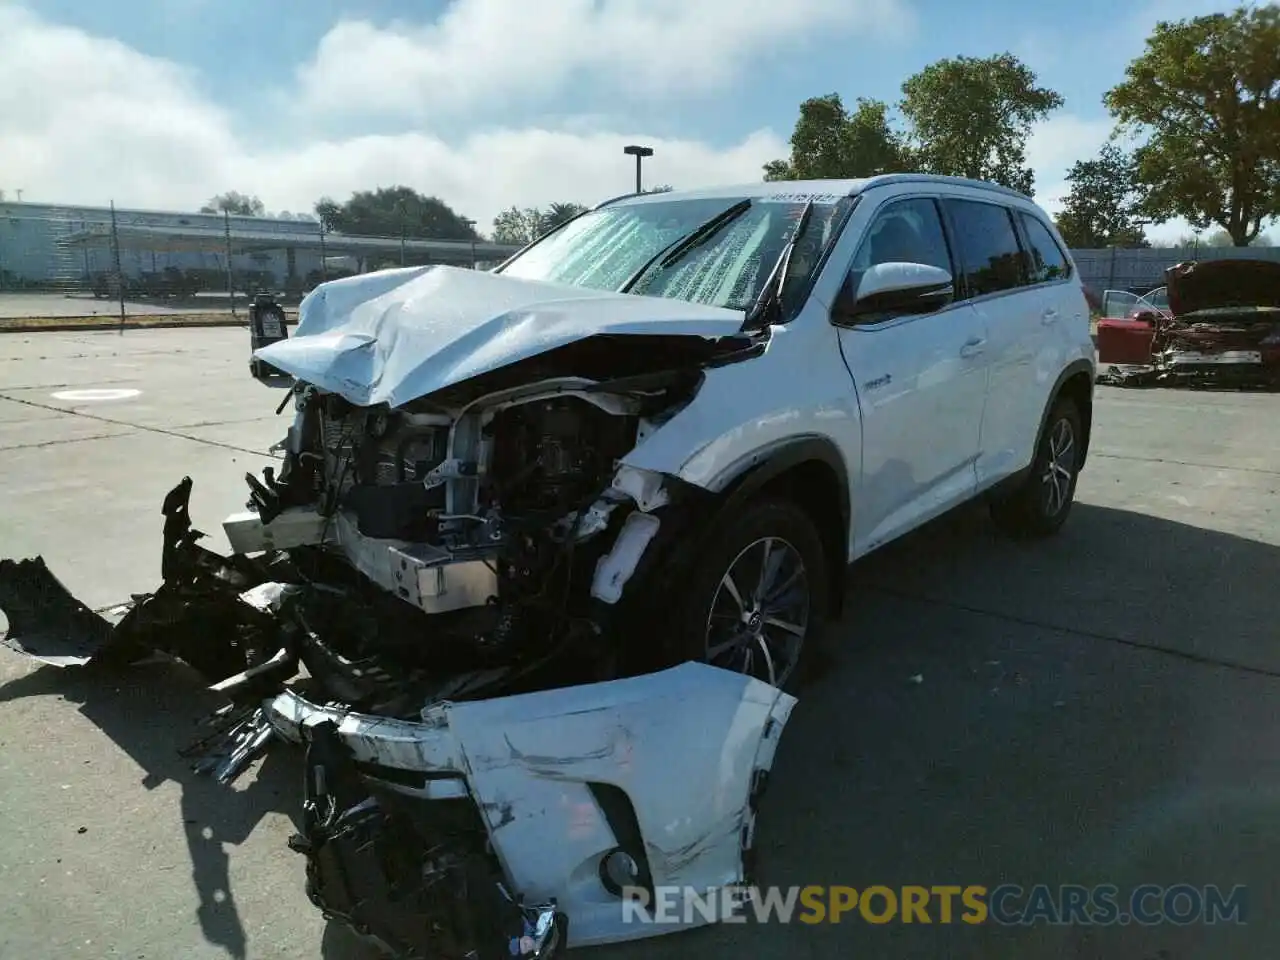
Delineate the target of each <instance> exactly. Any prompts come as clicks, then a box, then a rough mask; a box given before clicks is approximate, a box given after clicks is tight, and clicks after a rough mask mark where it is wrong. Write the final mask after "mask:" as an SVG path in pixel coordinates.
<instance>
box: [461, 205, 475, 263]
mask: <svg viewBox="0 0 1280 960" xmlns="http://www.w3.org/2000/svg"><path fill="white" fill-rule="evenodd" d="M462 222H463V223H465V224H466V225H467V229H468V230H470V231H471V269H472V270H474V269H476V222H475V221H474V220H472V219H471V218H470V217H463V218H462Z"/></svg>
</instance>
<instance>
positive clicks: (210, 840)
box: [0, 329, 1280, 960]
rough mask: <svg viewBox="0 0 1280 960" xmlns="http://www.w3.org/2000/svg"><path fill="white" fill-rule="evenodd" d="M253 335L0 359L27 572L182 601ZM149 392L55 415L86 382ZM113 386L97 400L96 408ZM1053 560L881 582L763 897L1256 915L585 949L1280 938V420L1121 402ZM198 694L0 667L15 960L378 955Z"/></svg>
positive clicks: (901, 556) (1255, 410) (834, 680)
mask: <svg viewBox="0 0 1280 960" xmlns="http://www.w3.org/2000/svg"><path fill="white" fill-rule="evenodd" d="M246 341H247V334H246V333H245V332H244V331H241V330H226V329H221V330H193V331H177V330H164V331H132V332H129V333H126V334H123V335H119V334H114V333H85V334H39V335H30V336H26V335H17V334H13V335H6V336H0V485H2V486H3V491H4V498H3V501H0V503H2V504H3V505H2V506H0V556H10V557H21V556H31V555H35V554H43V555H44V556H45V557H46V559H47V560H48V562H49V564H50V565H51V566H52V568H53V569H54V571H55V572H56V573H57V574H58V575H59V576H60V577H62V579H63V580H64V582H65V583H66V584H67V585H68V586H69V587H70V588H71V589H72V590H73V591H74V592H75V593H77V594H78V595H79V596H80V597H81V598H82V599H83V600H85V601H86V602H87V603H89V604H90V605H93V606H102V605H106V604H110V603H113V602H116V601H118V600H120V599H122V598H125V597H126V596H128V595H129V594H130V593H131V592H141V591H144V590H147V589H150V588H152V587H154V586H155V585H156V584H157V583H158V581H159V574H160V570H159V564H160V514H159V508H160V501H161V498H162V497H163V495H164V494H165V492H166V491H168V490H169V489H170V488H171V487H172V486H173V485H174V484H175V483H176V482H177V481H178V480H179V479H181V477H182V476H183V475H190V476H192V477H193V478H194V479H195V490H194V496H193V516H194V520H195V523H196V526H197V527H199V528H201V529H203V530H205V531H206V532H207V533H208V534H209V541H208V542H209V543H210V545H211V546H213V547H215V548H222V547H225V542H224V540H223V538H222V535H221V532H220V529H219V521H220V520H221V519H222V517H223V516H225V515H226V514H227V513H229V512H231V511H233V510H237V509H240V507H241V504H242V502H243V499H244V493H243V490H244V487H243V483H242V481H241V479H240V477H241V475H242V474H243V473H244V472H245V471H247V470H252V471H255V472H256V471H257V470H258V469H260V468H261V466H263V465H264V464H266V463H269V462H271V461H270V459H269V458H268V457H267V456H266V455H265V451H266V449H267V447H268V446H269V445H270V444H271V443H272V442H274V441H275V440H276V439H278V438H279V437H280V436H281V435H282V434H283V431H284V428H285V419H284V418H283V417H281V418H277V417H275V416H274V415H273V413H272V411H273V410H274V409H275V406H276V405H277V403H278V402H279V400H280V398H281V394H280V392H279V391H278V390H276V389H272V388H269V387H266V386H263V385H261V384H258V383H256V382H255V381H253V380H251V379H250V378H249V375H248V370H247V350H248V345H247V342H246ZM89 389H92V390H116V391H138V392H137V393H136V394H133V395H130V396H128V397H125V398H122V399H115V400H108V399H97V400H86V399H75V396H76V395H74V394H73V395H72V398H71V399H59V398H58V396H57V395H58V394H60V393H63V392H65V391H68V390H89ZM99 396H102V395H99ZM1095 423H1096V429H1095V439H1094V446H1093V452H1092V455H1091V460H1090V463H1089V465H1088V467H1087V469H1086V471H1085V473H1084V475H1083V478H1082V480H1081V483H1080V488H1079V493H1078V502H1077V505H1076V507H1075V511H1074V513H1073V515H1072V517H1071V519H1070V521H1069V523H1068V525H1067V527H1066V528H1065V530H1064V531H1063V532H1062V533H1061V535H1060V536H1059V537H1057V538H1056V539H1054V540H1052V541H1050V542H1045V543H1038V544H1019V543H1013V542H1010V541H1007V540H1004V539H1002V538H1000V537H999V536H997V535H996V534H995V533H994V532H993V530H992V528H991V527H990V526H989V525H988V523H987V522H986V520H985V517H984V516H983V515H982V513H981V512H980V511H976V510H966V511H961V512H959V513H957V514H956V515H953V516H951V517H947V518H944V519H943V520H941V521H939V522H937V523H935V524H933V525H931V526H930V527H929V528H927V529H925V530H923V531H920V532H918V533H917V534H914V535H912V536H910V537H908V538H906V539H905V540H904V541H901V542H899V543H897V544H893V545H890V546H889V547H887V548H885V549H884V550H883V551H881V552H880V553H878V554H877V555H875V556H874V557H871V558H868V559H867V560H866V561H864V562H863V563H861V564H859V565H858V566H857V567H855V568H854V570H853V573H852V575H851V577H850V592H849V600H848V611H847V613H846V615H845V617H844V620H843V621H842V622H841V623H840V624H839V625H838V626H836V627H835V628H833V630H832V631H831V636H830V640H831V645H832V648H833V656H834V658H835V659H834V662H833V663H832V664H831V665H830V667H829V669H828V671H827V672H826V673H825V674H824V675H823V676H822V677H821V678H820V679H819V680H818V681H817V682H816V683H814V684H813V685H812V686H811V687H810V688H809V689H807V690H806V691H804V692H803V694H802V698H801V704H800V706H799V707H798V708H797V711H796V713H795V715H794V718H793V720H792V722H791V724H790V726H789V727H788V729H787V732H786V734H785V737H784V740H783V744H782V747H781V749H780V752H779V756H778V759H777V762H776V764H775V767H774V777H773V779H772V787H771V791H770V793H769V795H768V796H767V797H766V800H765V805H764V809H763V812H762V817H761V822H760V827H759V837H760V840H759V842H760V848H761V857H760V878H761V881H762V882H764V883H768V884H778V885H784V886H785V885H792V884H795V885H808V884H844V885H850V886H854V887H857V888H860V889H861V888H865V887H867V886H869V885H872V884H882V885H886V886H889V887H897V886H900V885H902V884H920V885H925V886H932V885H942V884H956V885H961V886H964V885H969V884H982V885H985V886H988V887H994V886H996V885H998V884H1000V883H1017V884H1020V885H1022V886H1023V887H1027V888H1029V887H1031V886H1033V885H1035V884H1049V885H1053V886H1056V885H1058V884H1085V885H1092V884H1098V883H1112V884H1116V885H1117V886H1119V887H1121V888H1122V889H1128V888H1131V887H1132V886H1134V885H1136V884H1139V883H1156V884H1162V885H1172V884H1178V883H1188V884H1192V885H1195V886H1200V887H1202V886H1205V885H1209V884H1216V885H1219V886H1221V887H1223V888H1226V889H1230V888H1231V887H1233V886H1235V885H1239V884H1243V885H1247V887H1248V888H1249V890H1248V895H1247V896H1248V910H1249V912H1248V921H1249V922H1248V923H1247V924H1246V925H1243V926H1241V925H1234V924H1227V925H1221V924H1220V925H1216V926H1205V925H1192V926H1176V925H1171V924H1167V925H1162V926H1157V927H1141V926H1137V925H1128V926H1115V927H1110V928H1105V929H1100V928H1096V927H1094V928H1089V927H1082V926H1076V927H1048V926H1044V925H1038V926H1035V927H1032V928H1024V929H1018V928H1009V927H1002V926H1000V925H997V924H985V925H981V926H969V925H966V924H962V923H952V924H943V923H940V922H938V920H939V918H938V916H937V913H936V912H935V913H934V923H932V924H930V925H921V924H919V923H915V924H902V923H890V924H886V925H880V926H873V925H869V924H867V923H865V922H863V921H861V920H859V919H857V918H856V917H854V916H846V917H845V918H844V919H843V921H842V922H841V923H840V924H838V925H833V924H823V925H818V926H804V925H799V924H794V925H789V926H783V925H776V924H775V925H768V926H755V925H748V926H737V925H723V926H719V927H715V928H710V929H706V930H702V931H697V932H694V933H683V934H675V935H672V936H670V937H660V938H657V939H654V940H651V941H648V942H643V943H637V944H632V945H628V946H624V947H616V948H608V949H601V950H593V951H582V952H575V954H576V955H579V956H583V957H584V958H590V957H599V958H601V960H611V958H623V957H626V958H665V957H671V958H675V957H684V956H687V955H689V954H690V953H696V954H697V955H698V956H700V957H704V958H706V960H719V958H726V960H727V958H731V957H732V958H738V957H743V956H750V957H761V958H772V957H779V958H781V957H813V958H826V957H831V958H842V960H843V958H847V957H850V956H873V957H878V958H897V957H928V958H934V957H941V956H946V957H952V958H970V957H972V958H979V957H981V958H1010V960H1012V958H1015V957H1016V958H1018V960H1038V958H1051V957H1053V958H1056V957H1063V958H1066V957H1073V958H1075V957H1078V958H1106V960H1111V958H1116V960H1121V958H1123V960H1148V958H1149V960H1156V958H1160V960H1188V958H1199V957H1206V958H1217V957H1232V958H1239V960H1247V958H1253V957H1259V958H1261V957H1271V956H1274V944H1275V943H1276V942H1278V940H1280V924H1278V923H1277V921H1276V907H1277V905H1278V904H1280V890H1277V877H1278V874H1280V870H1278V868H1277V867H1276V864H1277V863H1280V821H1278V820H1277V816H1276V814H1277V813H1278V812H1280V710H1278V709H1277V704H1278V703H1280V700H1278V699H1277V695H1278V694H1280V680H1278V679H1277V676H1278V675H1280V644H1277V635H1278V631H1277V626H1276V624H1277V616H1276V609H1277V605H1276V603H1275V600H1274V598H1275V596H1276V592H1277V589H1280V586H1278V585H1280V513H1278V511H1277V506H1276V504H1277V498H1276V489H1277V486H1278V485H1280V397H1277V396H1272V395H1248V394H1234V393H1207V392H1194V393H1193V392H1174V391H1164V390H1160V391H1157V390H1144V391H1132V390H1131V391H1121V390H1116V389H1109V388H1100V390H1099V395H1098V401H1097V408H1096V412H1095ZM210 706H211V702H210V701H209V699H208V698H207V697H206V696H204V695H203V693H202V691H201V690H200V687H199V685H198V684H197V683H196V682H195V681H194V680H193V679H192V678H191V677H190V676H189V675H188V674H186V673H184V672H183V671H182V669H181V668H177V667H167V666H153V667H147V668H143V669H138V670H135V671H133V672H131V673H127V674H121V675H120V676H119V678H118V680H116V681H113V682H111V683H109V684H106V685H105V686H104V685H102V684H101V683H96V684H95V683H93V682H90V681H89V680H88V679H87V678H85V677H82V676H78V675H77V674H76V673H75V672H74V671H71V672H68V671H59V670H57V669H54V668H36V667H34V666H33V665H32V664H30V663H28V662H26V661H24V660H22V659H21V658H20V657H19V656H17V655H16V654H12V653H11V652H10V651H7V650H0V790H2V791H3V793H2V794H0V880H3V883H4V888H5V895H4V897H3V898H0V957H14V958H19V957H21V958H54V957H56V958H59V960H62V958H70V957H94V958H97V957H128V958H155V960H171V958H192V960H215V958H225V957H235V958H286V957H288V958H302V957H324V958H326V960H357V958H360V960H363V958H364V957H365V956H367V953H365V952H364V950H363V948H360V947H358V946H355V945H353V944H352V942H351V941H350V940H349V939H348V938H347V937H345V936H343V935H341V933H340V932H338V931H333V930H330V931H326V928H325V925H324V923H323V921H322V919H321V918H320V917H319V916H318V914H317V913H316V912H315V911H314V910H313V909H312V907H311V906H310V904H309V903H308V902H307V900H306V898H305V896H304V893H303V882H302V880H303V878H302V866H303V864H302V860H301V858H300V857H298V856H296V855H294V854H291V853H289V852H288V850H287V849H286V847H285V840H286V838H287V836H288V835H289V834H290V833H291V832H292V830H293V825H292V822H291V817H293V816H295V815H296V813H297V809H298V795H299V792H300V791H299V783H298V780H299V764H298V762H297V758H296V756H295V755H293V754H291V753H288V752H277V753H275V754H273V755H271V756H270V757H268V758H267V761H266V762H265V763H264V765H263V767H262V768H261V769H260V770H259V771H258V772H257V773H256V775H249V776H247V777H246V778H245V780H244V781H243V782H242V783H241V785H240V786H239V787H238V789H237V790H236V791H235V792H234V793H228V791H226V790H225V789H223V788H220V787H217V786H215V785H213V784H211V783H209V782H207V781H204V780H202V779H200V778H197V777H195V776H194V775H192V774H190V773H189V772H188V771H187V768H186V766H185V764H184V763H183V762H182V761H181V760H180V759H179V758H178V757H177V756H176V753H175V751H176V750H177V749H178V748H179V747H181V746H182V745H184V744H185V743H187V742H188V741H189V740H190V739H192V737H193V736H194V734H195V732H196V730H195V727H194V721H195V719H196V718H198V717H199V716H200V715H201V714H202V713H203V712H204V711H205V710H206V709H208V708H209V707H210Z"/></svg>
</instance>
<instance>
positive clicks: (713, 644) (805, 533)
mask: <svg viewBox="0 0 1280 960" xmlns="http://www.w3.org/2000/svg"><path fill="white" fill-rule="evenodd" d="M826 584H827V572H826V565H825V557H824V556H823V551H822V543H821V541H820V540H819V538H818V534H817V532H816V531H815V530H814V527H813V523H812V521H810V520H809V517H808V516H807V515H806V514H805V512H804V511H803V510H802V509H800V508H799V507H798V506H796V505H795V504H792V503H790V502H788V501H781V500H762V501H758V502H756V503H754V504H751V505H750V506H749V507H747V509H746V510H745V511H744V512H743V514H742V516H741V517H740V518H739V519H738V520H737V521H735V522H733V523H731V524H730V525H729V526H728V527H727V528H726V529H724V530H723V531H721V533H720V534H719V535H717V536H716V537H715V538H714V539H713V541H712V542H711V543H710V544H709V545H708V547H707V549H706V550H705V551H704V552H703V555H702V557H701V559H700V560H699V562H698V563H697V564H696V567H695V570H694V573H693V577H692V578H691V587H692V589H691V590H690V593H689V596H688V602H687V604H686V611H685V616H684V623H683V625H682V628H681V631H680V632H681V642H682V645H683V646H684V649H685V654H686V655H685V656H684V657H683V658H682V659H688V660H699V661H702V662H704V663H709V664H711V665H712V666H716V667H721V668H723V669H725V670H732V671H734V672H735V673H745V674H747V675H748V676H752V677H755V678H756V679H757V680H763V681H764V682H765V683H768V684H770V685H772V686H775V687H779V688H781V689H784V690H791V689H793V688H794V687H795V686H796V685H797V684H798V683H799V682H800V680H801V678H802V668H803V666H804V663H805V660H804V655H805V652H806V641H807V640H809V639H810V637H811V635H812V634H813V632H814V631H815V630H816V628H817V626H818V624H819V623H820V622H821V619H822V614H823V612H824V599H825V597H826V594H825V591H826Z"/></svg>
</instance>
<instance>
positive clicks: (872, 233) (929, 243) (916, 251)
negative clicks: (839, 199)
mask: <svg viewBox="0 0 1280 960" xmlns="http://www.w3.org/2000/svg"><path fill="white" fill-rule="evenodd" d="M878 263H924V264H927V265H929V266H931V267H941V268H942V269H943V270H946V271H947V272H948V273H950V272H951V254H950V252H949V251H948V249H947V238H946V234H944V233H943V232H942V221H941V220H940V219H939V218H938V208H937V206H935V204H934V202H933V201H932V200H929V199H927V198H923V197H922V198H917V199H914V200H897V201H894V202H892V203H890V204H888V205H887V206H885V208H884V209H883V210H881V211H880V212H879V213H878V214H876V218H875V220H873V221H872V222H871V227H870V229H869V230H868V231H867V236H866V239H865V240H863V241H862V246H861V247H860V248H859V249H858V253H857V255H856V256H855V257H854V258H853V269H854V270H857V271H859V272H861V271H863V270H866V269H867V267H873V266H875V265H876V264H878Z"/></svg>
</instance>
